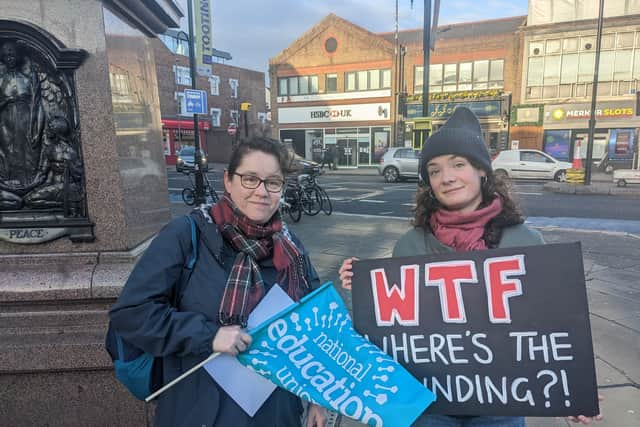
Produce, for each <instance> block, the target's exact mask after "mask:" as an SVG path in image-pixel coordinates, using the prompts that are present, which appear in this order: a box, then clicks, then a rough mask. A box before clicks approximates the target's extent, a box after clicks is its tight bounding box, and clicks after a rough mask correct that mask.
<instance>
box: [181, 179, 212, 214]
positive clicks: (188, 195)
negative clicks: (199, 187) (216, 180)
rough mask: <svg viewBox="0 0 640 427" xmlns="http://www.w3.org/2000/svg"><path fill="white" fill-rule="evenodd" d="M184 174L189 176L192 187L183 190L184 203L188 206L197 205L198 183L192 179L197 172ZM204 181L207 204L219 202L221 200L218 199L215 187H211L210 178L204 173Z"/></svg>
mask: <svg viewBox="0 0 640 427" xmlns="http://www.w3.org/2000/svg"><path fill="white" fill-rule="evenodd" d="M183 173H184V174H185V175H187V177H188V178H189V184H190V186H189V187H185V188H183V189H182V201H183V202H184V203H185V205H187V206H193V205H195V204H196V183H195V180H194V179H193V177H192V175H194V174H195V172H191V171H189V172H183ZM202 180H203V186H204V194H205V203H206V204H213V203H217V202H218V200H220V198H219V197H218V193H217V192H216V189H215V188H213V185H211V182H210V181H209V177H208V176H207V174H206V173H204V172H203V173H202Z"/></svg>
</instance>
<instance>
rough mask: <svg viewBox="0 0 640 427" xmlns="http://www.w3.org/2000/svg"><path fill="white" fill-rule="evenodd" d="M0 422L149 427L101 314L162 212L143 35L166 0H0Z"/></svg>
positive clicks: (168, 15)
mask: <svg viewBox="0 0 640 427" xmlns="http://www.w3.org/2000/svg"><path fill="white" fill-rule="evenodd" d="M0 10H1V11H2V14H1V16H0V320H1V322H0V402H2V403H1V404H0V425H2V426H9V425H10V426H33V425H43V424H45V425H52V426H53V425H65V426H76V425H77V426H89V425H109V426H116V425H123V426H125V425H126V426H132V425H144V423H145V419H146V416H147V414H145V409H148V408H145V406H144V404H142V403H141V402H138V401H136V400H135V399H133V398H131V397H130V396H129V394H128V393H127V392H126V390H125V389H124V388H123V387H122V386H121V385H120V384H119V383H117V382H116V380H115V378H114V376H113V370H112V364H111V361H110V359H109V357H108V355H107V353H106V351H105V350H104V335H105V332H106V325H107V311H108V309H109V308H110V306H111V305H112V304H113V302H114V301H115V298H116V297H117V295H118V294H119V292H120V290H121V288H122V285H123V284H124V281H125V280H126V277H127V276H128V273H129V272H130V270H131V268H132V266H133V264H134V263H135V261H136V258H137V256H138V255H139V254H140V253H141V252H142V251H143V250H144V249H145V247H146V245H147V244H148V241H149V240H150V239H151V238H152V237H153V236H154V235H155V233H156V232H157V231H158V230H159V229H160V228H161V227H162V226H163V225H164V224H165V223H166V222H168V220H169V218H170V211H169V204H168V194H167V180H166V168H165V164H164V155H163V147H162V134H161V121H160V106H159V97H158V87H157V81H156V74H155V61H154V56H153V49H152V47H151V40H152V38H153V37H155V36H156V35H157V34H159V33H163V32H164V31H166V29H167V28H169V27H176V26H177V25H178V23H179V19H180V18H181V17H182V16H183V14H182V11H181V10H180V9H179V8H178V7H177V6H176V4H175V2H174V1H171V0H150V1H144V2H141V1H139V0H119V1H117V2H113V1H108V0H104V1H100V0H29V1H24V0H0Z"/></svg>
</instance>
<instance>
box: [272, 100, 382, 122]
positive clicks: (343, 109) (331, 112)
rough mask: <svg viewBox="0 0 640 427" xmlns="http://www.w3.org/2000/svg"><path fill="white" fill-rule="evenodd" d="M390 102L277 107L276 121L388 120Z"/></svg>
mask: <svg viewBox="0 0 640 427" xmlns="http://www.w3.org/2000/svg"><path fill="white" fill-rule="evenodd" d="M390 107H391V104H390V103H388V102H382V103H380V102H378V103H370V104H346V105H331V106H326V107H322V106H320V107H318V106H315V107H285V108H278V123H280V124H287V123H321V122H354V121H375V120H379V121H387V122H388V121H389V113H388V112H389V111H391V108H390Z"/></svg>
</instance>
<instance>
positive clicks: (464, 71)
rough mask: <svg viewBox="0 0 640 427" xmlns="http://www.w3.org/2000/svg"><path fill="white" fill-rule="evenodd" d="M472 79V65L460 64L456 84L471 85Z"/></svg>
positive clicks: (468, 63) (469, 63)
mask: <svg viewBox="0 0 640 427" xmlns="http://www.w3.org/2000/svg"><path fill="white" fill-rule="evenodd" d="M494 62H497V61H494ZM501 74H502V73H501ZM472 77H473V63H472V62H463V63H462V64H460V66H459V69H458V82H459V83H471V82H472V81H473V79H472ZM429 80H431V79H429ZM492 80H493V79H492ZM500 80H502V77H500Z"/></svg>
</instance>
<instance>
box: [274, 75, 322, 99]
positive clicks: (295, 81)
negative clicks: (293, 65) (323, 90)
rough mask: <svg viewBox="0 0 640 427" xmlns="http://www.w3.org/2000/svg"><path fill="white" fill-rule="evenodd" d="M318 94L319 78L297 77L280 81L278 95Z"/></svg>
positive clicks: (284, 78)
mask: <svg viewBox="0 0 640 427" xmlns="http://www.w3.org/2000/svg"><path fill="white" fill-rule="evenodd" d="M310 93H318V76H295V77H283V78H280V79H278V95H282V96H284V95H307V94H310Z"/></svg>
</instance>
